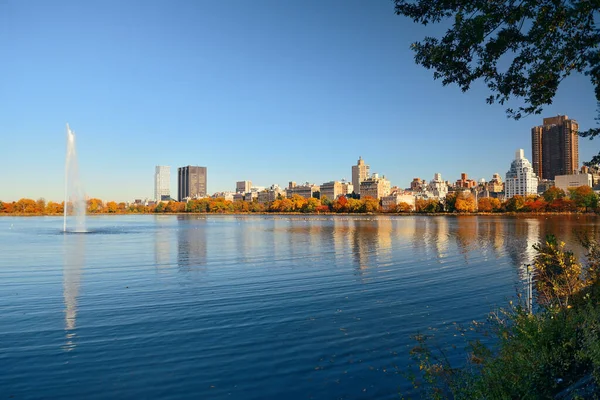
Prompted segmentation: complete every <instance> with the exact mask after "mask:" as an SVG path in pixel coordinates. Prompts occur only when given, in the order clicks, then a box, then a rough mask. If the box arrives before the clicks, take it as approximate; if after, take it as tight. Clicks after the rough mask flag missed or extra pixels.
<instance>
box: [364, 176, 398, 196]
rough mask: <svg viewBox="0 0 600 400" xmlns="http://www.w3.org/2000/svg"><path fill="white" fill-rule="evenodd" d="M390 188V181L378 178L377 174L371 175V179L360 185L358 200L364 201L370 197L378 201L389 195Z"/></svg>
mask: <svg viewBox="0 0 600 400" xmlns="http://www.w3.org/2000/svg"><path fill="white" fill-rule="evenodd" d="M390 187H391V185H390V181H388V180H387V179H385V176H383V177H381V178H380V177H379V176H378V175H377V174H373V176H372V177H370V178H368V179H365V180H364V181H362V182H361V183H360V198H361V199H364V198H365V197H368V196H370V197H373V198H374V199H377V200H380V199H381V198H382V197H384V196H387V195H389V194H390Z"/></svg>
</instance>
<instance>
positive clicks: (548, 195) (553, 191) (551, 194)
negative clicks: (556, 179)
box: [542, 186, 566, 203]
mask: <svg viewBox="0 0 600 400" xmlns="http://www.w3.org/2000/svg"><path fill="white" fill-rule="evenodd" d="M542 196H543V197H544V200H546V202H547V203H552V202H553V201H554V200H556V199H562V198H563V197H565V196H566V194H565V191H564V190H562V189H560V188H557V187H556V186H552V187H551V188H550V189H548V190H546V191H545V192H544V194H543V195H542Z"/></svg>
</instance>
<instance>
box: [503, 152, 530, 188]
mask: <svg viewBox="0 0 600 400" xmlns="http://www.w3.org/2000/svg"><path fill="white" fill-rule="evenodd" d="M537 187H538V178H537V176H536V175H535V173H534V172H533V167H532V166H531V163H530V162H529V160H528V159H526V158H525V155H524V152H523V149H519V150H517V152H516V153H515V160H514V161H513V162H512V163H511V165H510V169H509V170H508V172H507V173H506V181H505V183H504V190H505V198H507V199H510V198H511V197H514V196H516V195H520V196H527V195H530V194H537Z"/></svg>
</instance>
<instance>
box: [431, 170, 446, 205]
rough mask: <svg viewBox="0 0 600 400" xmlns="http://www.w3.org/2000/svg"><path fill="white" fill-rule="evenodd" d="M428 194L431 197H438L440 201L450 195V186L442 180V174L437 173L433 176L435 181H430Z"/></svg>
mask: <svg viewBox="0 0 600 400" xmlns="http://www.w3.org/2000/svg"><path fill="white" fill-rule="evenodd" d="M427 192H428V193H429V194H430V196H431V197H437V198H438V199H445V198H446V195H447V194H448V184H447V183H446V182H444V180H442V174H440V173H436V174H434V175H433V179H432V180H431V181H429V185H427Z"/></svg>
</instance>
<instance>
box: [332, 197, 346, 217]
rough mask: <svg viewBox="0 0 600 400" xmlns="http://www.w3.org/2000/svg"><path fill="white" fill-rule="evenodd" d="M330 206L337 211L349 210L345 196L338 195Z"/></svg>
mask: <svg viewBox="0 0 600 400" xmlns="http://www.w3.org/2000/svg"><path fill="white" fill-rule="evenodd" d="M332 208H333V211H335V212H337V213H341V212H349V209H348V199H346V196H340V197H338V198H337V199H336V200H335V201H334V202H333V206H332Z"/></svg>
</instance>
